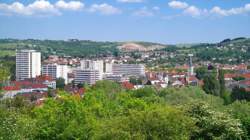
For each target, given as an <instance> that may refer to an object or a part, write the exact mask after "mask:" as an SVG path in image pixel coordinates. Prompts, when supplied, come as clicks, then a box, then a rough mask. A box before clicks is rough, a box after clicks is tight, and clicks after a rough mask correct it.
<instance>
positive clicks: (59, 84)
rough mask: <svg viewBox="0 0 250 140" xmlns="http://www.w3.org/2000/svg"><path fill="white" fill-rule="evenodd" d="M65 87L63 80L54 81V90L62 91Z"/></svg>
mask: <svg viewBox="0 0 250 140" xmlns="http://www.w3.org/2000/svg"><path fill="white" fill-rule="evenodd" d="M64 86H65V80H64V79H63V78H57V79H56V88H59V89H63V88H64Z"/></svg>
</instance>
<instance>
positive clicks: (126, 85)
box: [122, 82, 134, 89]
mask: <svg viewBox="0 0 250 140" xmlns="http://www.w3.org/2000/svg"><path fill="white" fill-rule="evenodd" d="M122 87H123V88H125V89H133V88H134V85H133V84H131V83H130V82H123V83H122Z"/></svg>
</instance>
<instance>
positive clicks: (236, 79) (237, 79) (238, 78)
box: [233, 76, 245, 81]
mask: <svg viewBox="0 0 250 140" xmlns="http://www.w3.org/2000/svg"><path fill="white" fill-rule="evenodd" d="M233 80H235V81H242V80H245V77H241V76H237V77H233Z"/></svg>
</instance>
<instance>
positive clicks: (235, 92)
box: [231, 86, 250, 101]
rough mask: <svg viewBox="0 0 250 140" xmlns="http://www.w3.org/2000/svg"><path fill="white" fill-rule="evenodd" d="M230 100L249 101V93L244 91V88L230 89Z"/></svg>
mask: <svg viewBox="0 0 250 140" xmlns="http://www.w3.org/2000/svg"><path fill="white" fill-rule="evenodd" d="M231 98H232V100H233V101H235V100H247V101H250V92H248V91H246V90H245V89H244V88H240V87H238V86H235V87H234V88H233V89H232V93H231Z"/></svg>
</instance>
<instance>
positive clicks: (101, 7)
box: [89, 3, 122, 15]
mask: <svg viewBox="0 0 250 140" xmlns="http://www.w3.org/2000/svg"><path fill="white" fill-rule="evenodd" d="M89 11H90V12H99V13H101V14H103V15H113V14H120V13H121V12H122V11H121V10H120V9H118V8H116V7H113V6H112V5H109V4H107V3H103V4H93V5H92V6H91V7H90V9H89Z"/></svg>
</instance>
